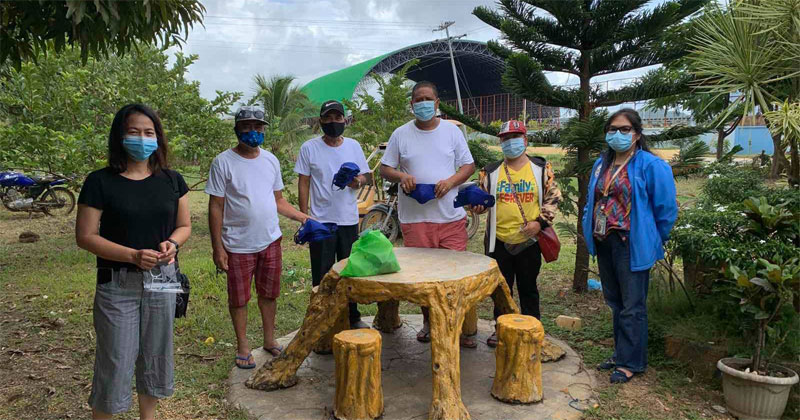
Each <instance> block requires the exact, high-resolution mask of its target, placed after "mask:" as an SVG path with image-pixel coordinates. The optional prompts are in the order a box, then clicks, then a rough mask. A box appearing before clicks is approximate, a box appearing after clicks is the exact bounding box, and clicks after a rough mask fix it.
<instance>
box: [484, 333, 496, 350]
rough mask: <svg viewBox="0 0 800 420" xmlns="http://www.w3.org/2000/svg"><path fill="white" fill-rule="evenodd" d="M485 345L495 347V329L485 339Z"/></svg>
mask: <svg viewBox="0 0 800 420" xmlns="http://www.w3.org/2000/svg"><path fill="white" fill-rule="evenodd" d="M486 345H487V346H489V347H491V348H495V347H497V331H495V332H493V333H492V335H490V336H489V338H488V339H486Z"/></svg>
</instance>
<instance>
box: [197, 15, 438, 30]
mask: <svg viewBox="0 0 800 420" xmlns="http://www.w3.org/2000/svg"><path fill="white" fill-rule="evenodd" d="M205 17H206V18H216V19H234V20H258V21H267V22H297V23H304V24H310V23H328V24H354V25H389V26H417V27H422V28H430V27H433V26H436V24H435V23H430V24H428V23H414V22H401V21H393V22H392V21H380V20H349V19H348V20H339V19H284V18H257V17H241V16H220V15H206V16H205Z"/></svg>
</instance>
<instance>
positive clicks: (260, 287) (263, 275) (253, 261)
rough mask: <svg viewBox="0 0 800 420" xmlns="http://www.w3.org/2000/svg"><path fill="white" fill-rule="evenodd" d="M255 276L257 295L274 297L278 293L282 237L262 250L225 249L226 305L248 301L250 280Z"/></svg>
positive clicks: (237, 305)
mask: <svg viewBox="0 0 800 420" xmlns="http://www.w3.org/2000/svg"><path fill="white" fill-rule="evenodd" d="M254 276H255V279H256V282H255V283H256V293H258V296H259V297H262V298H267V299H275V298H277V297H278V296H280V294H281V238H278V239H276V240H275V241H274V242H272V243H271V244H269V246H268V247H266V248H265V249H264V250H263V251H261V252H254V253H252V254H234V253H232V252H228V305H229V306H230V307H233V308H238V307H241V306H244V305H247V302H249V301H250V287H251V286H250V280H252V279H253V277H254Z"/></svg>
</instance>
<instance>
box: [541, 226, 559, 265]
mask: <svg viewBox="0 0 800 420" xmlns="http://www.w3.org/2000/svg"><path fill="white" fill-rule="evenodd" d="M537 239H538V240H539V249H541V250H542V257H544V261H545V262H549V263H550V262H553V261H555V260H557V259H558V253H559V252H561V241H559V240H558V235H556V231H555V229H553V227H552V226H548V227H546V228H544V229H542V231H541V232H539V236H537Z"/></svg>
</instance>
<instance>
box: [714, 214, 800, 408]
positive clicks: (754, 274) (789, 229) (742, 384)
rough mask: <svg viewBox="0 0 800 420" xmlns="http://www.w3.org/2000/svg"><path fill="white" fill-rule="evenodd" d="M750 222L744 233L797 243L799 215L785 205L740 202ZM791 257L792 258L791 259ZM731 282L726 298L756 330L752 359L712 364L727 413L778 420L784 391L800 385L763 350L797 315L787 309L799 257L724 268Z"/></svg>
mask: <svg viewBox="0 0 800 420" xmlns="http://www.w3.org/2000/svg"><path fill="white" fill-rule="evenodd" d="M744 205H745V207H746V208H747V210H746V211H745V214H746V215H747V217H748V218H749V219H750V222H751V225H750V228H749V229H748V230H749V231H750V232H752V233H753V234H754V235H757V236H754V238H757V237H767V238H772V237H776V236H779V237H781V238H782V239H784V240H786V241H789V242H790V243H792V244H794V243H796V241H797V236H796V227H797V224H798V216H800V213H798V214H792V213H791V212H789V211H788V210H786V208H785V207H784V206H780V205H778V206H771V205H769V204H768V203H767V201H766V199H764V198H761V199H758V200H753V199H749V200H746V201H745V202H744ZM795 255H796V254H795ZM726 272H727V273H728V276H729V278H730V279H731V280H732V282H731V283H732V286H733V287H734V288H733V289H732V290H730V295H731V296H734V297H735V298H736V299H738V303H739V305H740V307H741V310H742V312H743V313H747V314H751V315H752V319H753V322H754V325H755V334H754V335H752V337H753V355H752V358H751V359H744V358H725V359H721V360H720V361H719V362H717V368H719V370H720V371H721V372H722V387H723V393H724V395H725V403H726V405H727V407H728V411H730V412H731V414H733V415H735V416H737V417H738V418H739V419H753V420H766V419H780V418H781V416H782V415H783V412H784V410H785V409H786V403H787V401H788V398H789V392H790V390H791V388H792V386H793V385H794V384H796V383H798V381H799V380H800V378H798V375H797V373H796V372H794V371H793V370H791V369H789V368H786V367H783V366H780V365H776V364H770V363H768V362H767V360H766V357H765V353H766V352H765V348H766V344H767V333H768V331H769V332H770V334H771V335H772V337H771V338H773V339H774V340H773V341H774V342H775V348H774V349H773V352H772V355H775V353H776V352H777V347H779V346H780V344H782V342H783V340H782V339H781V338H782V337H783V339H784V340H785V337H786V334H788V333H789V331H788V330H789V328H786V331H783V332H782V331H780V330H779V329H777V328H775V326H774V324H776V323H777V322H776V321H777V320H778V319H779V318H780V317H781V316H787V314H788V316H797V315H796V314H795V313H794V310H793V309H790V308H791V306H792V303H793V301H794V299H795V298H796V295H797V294H798V285H800V258H797V257H792V258H785V257H784V256H781V255H776V256H775V257H773V258H771V260H767V259H764V258H759V259H758V260H757V262H756V264H755V266H753V267H750V268H749V269H741V268H739V267H737V266H736V265H733V264H732V265H730V266H728V268H727V270H726Z"/></svg>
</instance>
